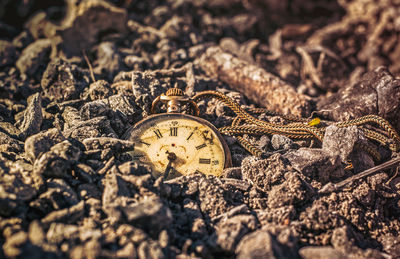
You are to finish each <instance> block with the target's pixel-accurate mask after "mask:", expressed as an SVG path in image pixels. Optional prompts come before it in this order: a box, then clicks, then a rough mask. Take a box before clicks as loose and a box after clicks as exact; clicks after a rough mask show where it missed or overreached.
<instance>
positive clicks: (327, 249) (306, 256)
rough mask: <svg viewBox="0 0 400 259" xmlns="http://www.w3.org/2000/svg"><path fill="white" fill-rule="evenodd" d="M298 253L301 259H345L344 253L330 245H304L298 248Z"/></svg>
mask: <svg viewBox="0 0 400 259" xmlns="http://www.w3.org/2000/svg"><path fill="white" fill-rule="evenodd" d="M299 254H300V256H301V257H302V258H303V259H314V258H315V259H324V258H331V259H342V258H343V259H345V258H348V257H347V255H346V254H343V253H341V252H340V251H338V250H336V249H334V248H333V247H331V246H318V247H317V246H305V247H302V248H301V249H300V250H299Z"/></svg>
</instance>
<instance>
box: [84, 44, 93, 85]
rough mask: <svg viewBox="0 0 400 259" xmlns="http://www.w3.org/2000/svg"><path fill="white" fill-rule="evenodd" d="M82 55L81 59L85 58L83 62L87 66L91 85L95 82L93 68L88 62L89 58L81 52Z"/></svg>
mask: <svg viewBox="0 0 400 259" xmlns="http://www.w3.org/2000/svg"><path fill="white" fill-rule="evenodd" d="M82 53H83V57H84V58H85V61H86V63H87V65H88V67H89V71H90V77H91V78H92V80H93V83H94V82H96V78H95V77H94V73H93V67H92V65H91V64H90V61H89V58H88V57H87V55H86V52H85V51H84V50H82Z"/></svg>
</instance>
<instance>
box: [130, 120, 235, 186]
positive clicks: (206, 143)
mask: <svg viewBox="0 0 400 259" xmlns="http://www.w3.org/2000/svg"><path fill="white" fill-rule="evenodd" d="M125 138H126V139H129V140H131V141H133V142H135V150H134V151H132V152H130V153H129V154H130V155H131V157H132V159H133V160H134V161H137V162H139V163H142V164H145V165H149V166H150V167H151V170H152V173H153V175H154V176H156V177H158V176H160V175H164V177H166V178H174V177H177V176H180V175H187V174H191V173H195V172H197V173H202V174H206V175H216V176H220V175H221V173H222V171H223V169H224V168H225V167H227V166H228V164H229V163H230V155H229V150H228V147H227V146H226V143H225V142H224V140H223V139H222V137H221V135H220V134H219V132H218V131H217V130H216V128H215V127H214V126H213V125H212V124H210V123H209V122H208V121H206V120H203V119H201V118H198V117H194V116H190V115H186V114H175V113H166V114H157V115H152V116H149V117H148V118H146V119H144V120H142V121H140V122H139V123H137V124H136V125H135V126H134V127H133V128H131V129H130V130H128V132H127V133H126V137H125Z"/></svg>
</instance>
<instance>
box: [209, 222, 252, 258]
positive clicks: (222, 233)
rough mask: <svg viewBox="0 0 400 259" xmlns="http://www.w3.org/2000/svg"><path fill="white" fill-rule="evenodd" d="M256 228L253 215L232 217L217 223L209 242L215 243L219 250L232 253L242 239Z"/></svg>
mask: <svg viewBox="0 0 400 259" xmlns="http://www.w3.org/2000/svg"><path fill="white" fill-rule="evenodd" d="M256 228H257V221H256V218H255V217H254V216H253V215H237V216H233V217H231V218H229V219H227V220H226V221H220V222H219V223H218V225H217V226H216V231H215V235H214V236H213V237H211V242H215V244H216V245H217V246H218V247H219V248H220V249H222V250H224V251H227V252H230V253H233V252H234V251H235V248H236V245H237V244H238V243H239V241H240V240H241V239H242V237H243V236H245V235H246V234H248V233H249V232H252V231H254V230H255V229H256Z"/></svg>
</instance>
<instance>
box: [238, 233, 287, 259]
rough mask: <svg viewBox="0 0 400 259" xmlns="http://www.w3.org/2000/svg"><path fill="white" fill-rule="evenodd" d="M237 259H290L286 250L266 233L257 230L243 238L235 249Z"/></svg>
mask: <svg viewBox="0 0 400 259" xmlns="http://www.w3.org/2000/svg"><path fill="white" fill-rule="evenodd" d="M236 255H237V258H238V259H244V258H292V255H291V254H290V253H288V251H287V248H285V247H283V246H281V245H280V244H279V243H278V242H277V241H276V240H275V239H274V238H273V237H272V236H271V234H270V233H269V232H268V231H265V230H257V231H254V232H253V233H250V234H248V235H246V236H244V237H243V239H242V240H241V241H240V242H239V244H238V246H237V247H236Z"/></svg>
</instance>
